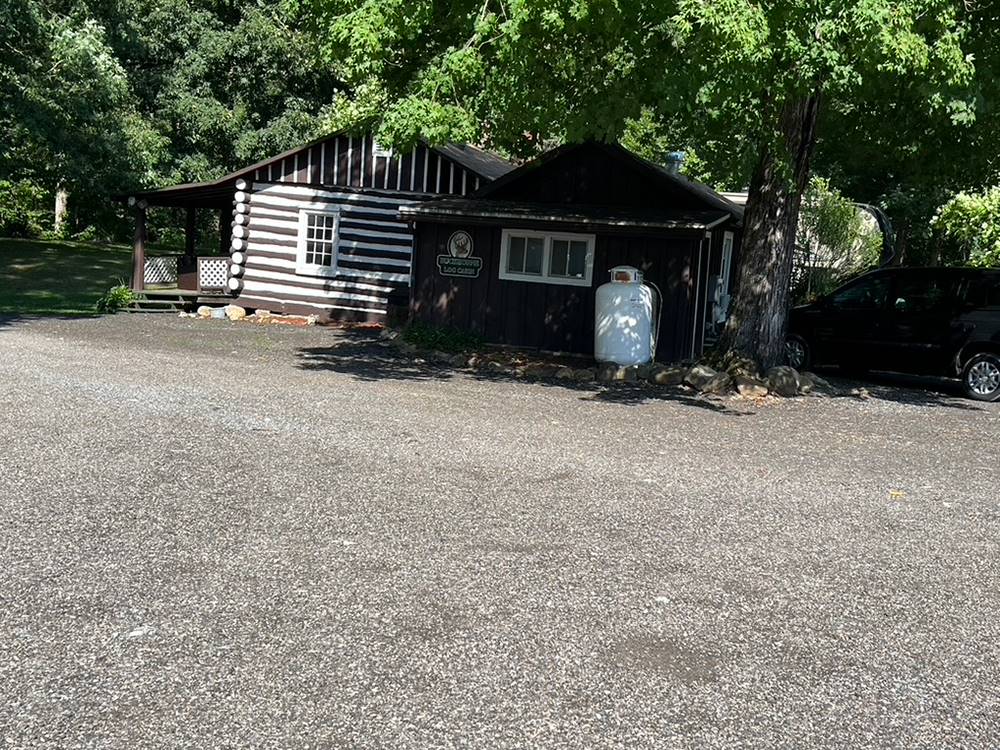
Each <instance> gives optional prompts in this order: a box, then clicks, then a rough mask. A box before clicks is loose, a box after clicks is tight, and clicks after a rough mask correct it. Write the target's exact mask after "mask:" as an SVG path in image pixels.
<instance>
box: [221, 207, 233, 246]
mask: <svg viewBox="0 0 1000 750" xmlns="http://www.w3.org/2000/svg"><path fill="white" fill-rule="evenodd" d="M232 223H233V212H232V211H227V210H226V209H224V208H223V209H220V211H219V255H229V243H230V242H232V241H233V228H232Z"/></svg>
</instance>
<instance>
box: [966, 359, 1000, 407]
mask: <svg viewBox="0 0 1000 750" xmlns="http://www.w3.org/2000/svg"><path fill="white" fill-rule="evenodd" d="M962 387H963V388H964V389H965V395H966V396H968V397H969V398H972V399H975V400H976V401H996V400H997V399H1000V357H998V356H997V355H996V354H976V355H975V356H973V357H972V358H971V359H970V360H969V361H968V362H966V363H965V367H963V368H962Z"/></svg>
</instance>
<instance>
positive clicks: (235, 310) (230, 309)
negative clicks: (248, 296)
mask: <svg viewBox="0 0 1000 750" xmlns="http://www.w3.org/2000/svg"><path fill="white" fill-rule="evenodd" d="M222 309H223V310H225V311H226V317H227V318H229V319H230V320H243V318H245V317H246V316H247V311H246V308H243V307H240V306H239V305H226V306H225V307H224V308H222Z"/></svg>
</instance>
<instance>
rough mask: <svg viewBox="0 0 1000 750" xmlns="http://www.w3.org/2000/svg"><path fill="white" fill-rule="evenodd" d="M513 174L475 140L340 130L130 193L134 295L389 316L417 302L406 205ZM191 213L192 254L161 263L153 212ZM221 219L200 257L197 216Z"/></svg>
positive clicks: (322, 314)
mask: <svg viewBox="0 0 1000 750" xmlns="http://www.w3.org/2000/svg"><path fill="white" fill-rule="evenodd" d="M512 168H513V167H512V166H511V165H510V164H509V163H508V162H506V161H505V160H503V159H501V158H500V157H497V156H495V155H493V154H490V153H488V152H486V151H483V150H481V149H478V148H475V147H473V146H468V145H458V144H447V145H444V146H438V147H432V146H429V145H426V144H423V143H421V144H418V145H417V146H415V147H414V148H412V149H410V150H407V151H405V152H399V151H394V150H392V149H388V148H383V147H381V146H380V145H379V144H378V142H377V141H376V140H375V138H374V137H373V136H372V134H371V133H362V134H353V133H347V132H344V133H337V134H334V135H331V136H328V137H326V138H322V139H320V140H318V141H315V142H313V143H309V144H306V145H304V146H301V147H298V148H295V149H292V150H290V151H286V152H285V153H282V154H279V155H277V156H275V157H272V158H270V159H266V160H264V161H262V162H259V163H257V164H253V165H250V166H248V167H245V168H244V169H241V170H239V171H237V172H234V173H232V174H229V175H226V176H225V177H223V178H220V179H219V180H216V181H213V182H207V183H197V184H190V185H178V186H175V187H170V188H163V189H160V190H150V191H143V192H139V193H134V194H132V195H130V196H128V202H129V205H130V206H132V207H133V210H134V212H135V216H136V240H135V255H134V263H133V281H132V284H133V288H134V289H135V290H136V291H138V292H143V293H144V294H145V295H147V296H156V295H160V296H161V297H164V298H166V297H171V298H172V295H179V296H180V298H184V297H185V293H187V298H188V299H189V300H199V301H206V298H209V299H211V298H216V299H217V298H219V297H223V298H225V301H233V302H235V303H237V304H240V305H242V306H244V307H247V308H249V309H266V310H269V311H271V312H283V313H284V312H290V313H302V314H313V315H317V316H318V317H319V318H320V319H323V320H330V319H337V320H373V321H384V320H385V319H386V317H387V314H388V313H389V311H390V308H392V307H393V306H394V305H399V306H401V307H402V308H403V309H404V310H405V308H406V304H407V300H408V298H409V284H410V275H411V267H410V264H411V256H412V249H413V241H412V234H411V230H410V227H409V226H408V225H407V223H406V222H405V221H402V220H401V219H400V217H399V210H400V208H401V207H402V206H404V205H407V204H410V203H414V202H421V201H426V200H429V199H432V198H436V197H441V196H455V197H460V196H466V195H469V194H471V193H473V192H474V191H475V190H477V189H479V188H480V187H482V186H484V185H485V184H486V183H488V182H490V181H491V180H493V179H495V178H497V177H500V176H502V175H503V174H506V173H507V172H508V171H510V170H511V169H512ZM152 206H172V207H183V208H185V209H187V227H186V237H187V241H186V247H185V251H184V253H183V254H181V255H172V256H162V255H161V256H156V257H149V256H148V255H147V253H146V247H145V244H146V226H145V225H146V211H147V209H148V208H150V207H152ZM206 210H207V211H213V212H217V213H218V215H219V247H220V251H219V253H218V254H212V255H204V254H203V255H196V254H195V251H194V248H195V244H196V243H195V237H194V231H195V226H196V212H198V211H206Z"/></svg>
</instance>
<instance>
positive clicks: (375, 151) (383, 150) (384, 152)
mask: <svg viewBox="0 0 1000 750" xmlns="http://www.w3.org/2000/svg"><path fill="white" fill-rule="evenodd" d="M372 156H373V157H379V156H384V157H389V156H392V149H391V148H387V147H386V146H383V145H382V144H381V143H379V142H378V141H376V140H375V139H374V138H372Z"/></svg>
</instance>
